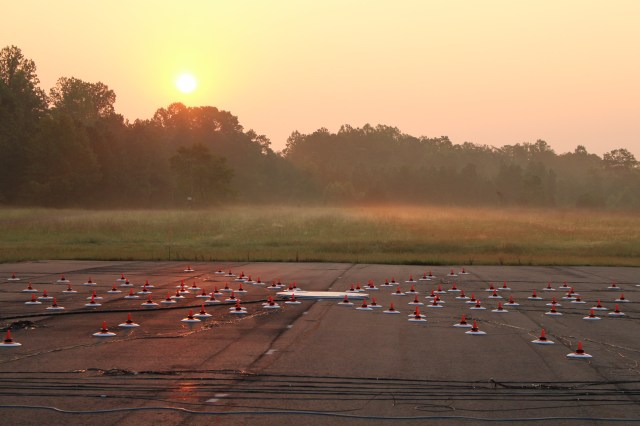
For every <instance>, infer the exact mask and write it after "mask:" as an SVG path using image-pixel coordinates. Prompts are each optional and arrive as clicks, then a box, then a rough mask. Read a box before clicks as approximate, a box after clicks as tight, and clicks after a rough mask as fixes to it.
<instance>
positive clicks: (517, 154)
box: [0, 46, 640, 210]
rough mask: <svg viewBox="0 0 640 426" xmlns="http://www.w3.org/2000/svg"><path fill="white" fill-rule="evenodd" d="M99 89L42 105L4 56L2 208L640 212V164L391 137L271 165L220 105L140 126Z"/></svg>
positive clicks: (313, 148)
mask: <svg viewBox="0 0 640 426" xmlns="http://www.w3.org/2000/svg"><path fill="white" fill-rule="evenodd" d="M115 101H116V94H115V92H114V91H113V90H111V89H109V87H108V86H107V85H106V84H104V83H102V82H93V83H92V82H86V81H82V80H80V79H78V78H74V77H61V78H59V79H58V81H57V83H56V85H55V86H54V87H53V88H51V89H50V90H49V92H48V93H47V92H45V90H43V89H42V88H41V87H40V82H39V79H38V76H37V72H36V65H35V63H34V61H33V60H30V59H28V58H25V57H24V55H23V54H22V51H21V50H20V49H19V48H18V47H16V46H7V47H5V48H3V49H2V50H1V51H0V205H5V206H43V207H80V208H89V209H92V208H169V207H171V208H175V207H185V208H187V207H196V208H200V207H209V206H218V205H222V204H229V203H231V204H238V205H254V204H261V205H275V204H296V205H319V204H323V205H324V204H327V205H353V204H358V205H367V204H371V205H378V204H387V205H393V204H394V203H397V204H398V205H407V204H415V205H456V206H518V207H519V206H527V207H539V208H552V207H559V208H590V209H605V210H640V196H639V194H640V163H639V162H638V161H637V160H636V158H635V157H634V155H633V154H632V153H631V152H630V151H629V150H627V149H625V148H619V149H614V150H612V151H610V152H608V153H606V154H604V155H603V156H602V157H600V156H599V155H596V154H593V153H589V152H588V151H587V149H586V148H585V147H584V146H582V145H580V143H579V142H580V141H576V142H577V143H576V148H575V150H574V151H573V152H567V153H556V152H555V151H554V150H553V149H552V147H551V146H550V145H549V144H548V143H547V142H546V141H544V140H537V141H535V142H518V143H515V144H513V145H505V146H502V147H499V148H498V147H493V146H488V145H478V144H474V143H472V142H464V143H461V144H456V143H453V142H452V141H451V140H449V138H448V137H447V136H439V137H427V136H413V135H408V134H405V133H403V132H401V131H400V130H399V129H398V128H396V127H393V126H386V125H375V126H373V125H368V124H367V125H365V126H363V127H351V126H349V125H343V126H342V127H341V128H340V129H339V130H338V131H337V132H336V133H332V132H330V131H329V130H327V129H325V128H320V129H318V130H316V131H315V132H313V133H310V134H303V133H300V132H298V131H293V132H292V133H291V135H290V137H289V138H288V140H287V144H286V147H285V148H284V149H283V150H282V151H281V152H276V151H274V150H273V149H272V147H271V142H270V140H269V138H268V137H267V136H266V135H261V134H258V133H257V132H255V131H253V130H245V129H244V128H243V126H242V125H241V124H240V120H239V118H238V117H236V116H234V115H233V114H232V113H231V112H229V111H223V110H219V109H218V108H216V107H214V106H200V107H188V106H185V105H183V104H181V103H173V104H171V105H168V106H165V107H160V108H158V109H157V111H156V112H155V114H154V115H153V117H152V118H151V119H148V120H140V119H137V120H135V121H133V122H130V121H128V120H125V119H124V117H123V116H122V115H120V114H118V113H117V112H116V111H115V108H114V104H115Z"/></svg>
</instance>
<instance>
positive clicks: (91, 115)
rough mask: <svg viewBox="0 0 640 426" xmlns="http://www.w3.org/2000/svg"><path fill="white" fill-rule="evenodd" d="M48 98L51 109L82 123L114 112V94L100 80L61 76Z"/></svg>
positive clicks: (108, 115) (85, 123) (86, 123)
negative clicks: (89, 80) (92, 81)
mask: <svg viewBox="0 0 640 426" xmlns="http://www.w3.org/2000/svg"><path fill="white" fill-rule="evenodd" d="M49 100H50V102H51V106H52V108H53V111H56V112H60V113H64V114H69V115H70V116H71V117H72V118H74V119H75V120H78V121H80V122H81V123H82V124H84V125H93V124H94V123H95V122H96V121H97V120H99V119H101V118H108V117H110V116H113V115H114V114H115V109H114V106H113V104H114V103H115V101H116V94H115V92H114V91H113V90H111V89H109V87H108V86H107V85H106V84H104V83H101V82H97V83H88V82H86V81H82V80H80V79H78V78H75V77H61V78H59V79H58V82H57V83H56V85H55V87H53V88H52V89H51V91H50V92H49Z"/></svg>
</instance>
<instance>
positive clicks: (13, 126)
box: [0, 46, 47, 202]
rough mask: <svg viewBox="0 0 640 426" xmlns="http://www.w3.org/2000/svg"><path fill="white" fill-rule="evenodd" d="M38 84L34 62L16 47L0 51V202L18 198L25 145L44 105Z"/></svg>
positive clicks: (25, 155)
mask: <svg viewBox="0 0 640 426" xmlns="http://www.w3.org/2000/svg"><path fill="white" fill-rule="evenodd" d="M39 84H40V80H38V76H37V75H36V65H35V63H34V62H33V60H31V59H27V58H25V57H24V55H23V54H22V51H21V50H20V49H19V48H18V47H16V46H8V47H5V48H3V49H2V50H1V51H0V202H3V201H4V202H11V201H13V200H15V198H16V196H17V195H18V188H19V186H20V185H19V184H20V182H21V173H22V172H23V171H24V168H25V167H26V165H27V162H28V158H27V153H26V143H27V141H28V140H29V139H30V138H31V137H32V136H33V134H34V132H35V131H36V128H37V126H36V125H37V123H38V120H39V119H40V117H42V115H43V113H44V112H45V109H46V105H47V102H46V95H45V93H44V91H43V90H42V89H40V88H39V87H38V85H39Z"/></svg>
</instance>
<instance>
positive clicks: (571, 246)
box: [0, 206, 640, 266]
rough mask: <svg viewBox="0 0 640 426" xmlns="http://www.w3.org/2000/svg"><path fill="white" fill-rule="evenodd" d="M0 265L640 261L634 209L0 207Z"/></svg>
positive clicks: (631, 263) (638, 222)
mask: <svg viewBox="0 0 640 426" xmlns="http://www.w3.org/2000/svg"><path fill="white" fill-rule="evenodd" d="M0 232H1V234H0V261H2V262H13V261H20V260H43V259H100V260H168V259H170V260H186V261H195V260H205V261H209V260H216V261H218V260H219V261H222V260H228V261H232V260H233V261H247V260H249V261H296V260H298V261H340V262H359V263H397V264H402V263H412V264H434V265H469V264H505V265H514V264H515V265H518V264H522V265H626V266H640V217H638V215H634V214H632V213H609V212H583V211H556V210H523V209H518V210H498V209H478V208H468V209H462V208H436V207H433V208H418V207H401V206H397V207H379V208H364V207H362V208H333V207H320V208H310V207H271V206H251V207H226V208H219V209H211V210H199V211H198V210H196V211H178V210H153V211H152V210H134V211H125V210H112V211H94V210H72V209H69V210H57V209H13V208H11V209H10V208H5V209H0Z"/></svg>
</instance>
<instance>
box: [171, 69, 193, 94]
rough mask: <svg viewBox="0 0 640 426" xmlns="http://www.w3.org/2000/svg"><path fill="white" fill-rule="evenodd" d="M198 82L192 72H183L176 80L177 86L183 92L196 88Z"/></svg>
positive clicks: (189, 91)
mask: <svg viewBox="0 0 640 426" xmlns="http://www.w3.org/2000/svg"><path fill="white" fill-rule="evenodd" d="M197 85H198V82H197V81H196V78H195V77H194V76H193V75H191V74H181V75H180V76H179V77H178V79H177V80H176V87H177V88H178V90H179V91H181V92H182V93H191V92H193V91H194V90H195V88H196V86H197Z"/></svg>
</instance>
